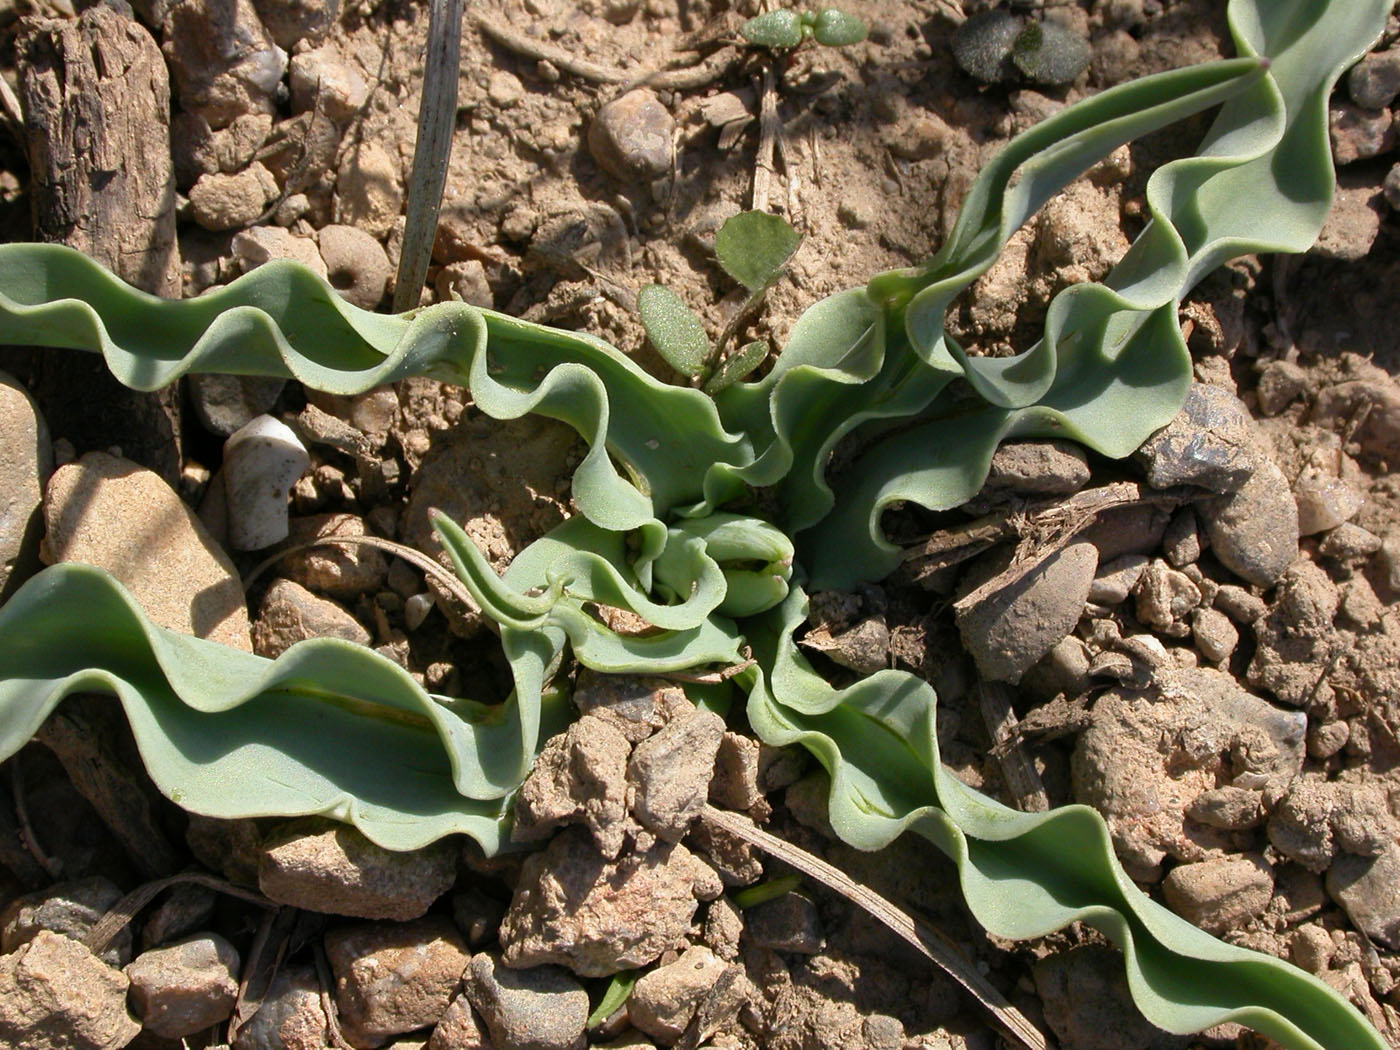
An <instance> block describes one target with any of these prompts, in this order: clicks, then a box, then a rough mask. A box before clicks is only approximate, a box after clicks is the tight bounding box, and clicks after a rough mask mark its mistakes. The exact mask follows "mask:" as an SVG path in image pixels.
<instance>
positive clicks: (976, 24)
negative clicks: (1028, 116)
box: [953, 9, 1093, 87]
mask: <svg viewBox="0 0 1400 1050" xmlns="http://www.w3.org/2000/svg"><path fill="white" fill-rule="evenodd" d="M953 57H954V58H956V59H957V61H958V65H959V66H961V67H962V70H963V72H964V73H967V74H968V75H969V76H971V77H975V78H976V79H978V80H980V81H982V82H983V83H987V84H996V83H1001V82H1004V81H1007V80H1013V79H1015V78H1016V74H1017V72H1018V71H1019V73H1020V74H1021V75H1022V76H1024V77H1025V78H1026V79H1027V80H1029V81H1031V82H1032V83H1034V84H1044V85H1046V86H1047V87H1057V86H1060V85H1063V84H1068V83H1070V82H1071V81H1073V80H1074V78H1075V77H1077V76H1079V74H1080V73H1082V72H1084V70H1086V69H1087V68H1089V61H1090V59H1091V58H1092V57H1093V53H1092V51H1091V50H1090V48H1089V43H1088V41H1086V40H1085V39H1084V38H1083V37H1080V36H1077V35H1076V34H1075V33H1074V32H1072V31H1071V30H1069V29H1067V28H1066V27H1065V26H1063V25H1061V24H1060V23H1058V22H1053V21H1049V20H1044V21H1042V20H1038V19H1033V18H1032V19H1025V18H1020V17H1018V16H1016V15H1013V14H1012V13H1011V12H1009V11H1003V10H1000V9H997V10H992V11H984V12H983V13H982V14H980V15H973V16H972V17H971V18H969V19H968V20H967V21H966V22H964V23H963V24H962V25H960V26H959V27H958V31H957V33H956V35H955V36H954V38H953Z"/></svg>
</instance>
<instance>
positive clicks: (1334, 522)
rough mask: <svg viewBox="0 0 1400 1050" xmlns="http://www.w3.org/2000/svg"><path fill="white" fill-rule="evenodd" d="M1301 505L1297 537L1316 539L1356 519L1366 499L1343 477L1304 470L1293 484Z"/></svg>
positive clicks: (1299, 505) (1294, 494) (1294, 496)
mask: <svg viewBox="0 0 1400 1050" xmlns="http://www.w3.org/2000/svg"><path fill="white" fill-rule="evenodd" d="M1293 498H1294V499H1295V500H1297V502H1298V534H1299V535H1300V536H1313V535H1316V534H1317V533H1319V532H1326V531H1327V530H1328V529H1335V528H1336V527H1337V526H1338V525H1341V524H1342V523H1343V522H1346V521H1349V520H1350V519H1351V518H1353V517H1355V516H1356V512H1357V511H1359V510H1360V509H1361V507H1362V505H1363V504H1365V502H1366V497H1365V496H1363V495H1362V494H1361V493H1359V492H1357V491H1356V489H1354V488H1352V487H1351V486H1350V485H1348V484H1347V483H1346V482H1345V481H1343V480H1342V479H1341V478H1337V477H1333V476H1332V475H1330V474H1324V473H1321V472H1319V471H1315V470H1309V471H1305V472H1304V473H1303V475H1302V476H1301V477H1299V478H1298V480H1297V482H1296V483H1295V484H1294V485H1293Z"/></svg>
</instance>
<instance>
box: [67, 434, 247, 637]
mask: <svg viewBox="0 0 1400 1050" xmlns="http://www.w3.org/2000/svg"><path fill="white" fill-rule="evenodd" d="M44 518H45V521H46V522H47V525H48V538H47V539H46V541H45V545H46V547H47V551H48V555H49V557H50V559H51V560H52V561H55V562H61V561H80V562H86V563H87V564H89V565H96V566H97V567H98V568H101V569H106V570H107V571H108V572H110V573H111V574H112V575H113V576H114V577H116V579H117V580H118V582H120V583H121V584H122V585H123V586H124V587H126V588H127V590H129V591H130V592H131V593H132V596H133V597H135V599H136V600H137V601H138V602H139V603H140V604H141V607H142V608H143V609H144V610H145V611H146V615H147V616H149V617H150V618H151V619H152V620H153V621H154V622H155V623H156V624H158V625H159V626H161V627H167V628H169V629H170V630H172V631H177V632H179V633H180V634H193V635H196V636H198V637H200V638H208V639H210V640H211V641H216V642H222V643H223V644H224V645H230V646H233V647H234V648H235V649H242V650H244V651H245V652H247V651H250V650H251V649H252V644H251V642H250V641H249V637H248V611H247V608H246V607H245V605H244V603H243V587H242V584H241V583H240V582H239V578H238V570H237V569H236V568H235V566H234V564H233V562H232V561H231V560H230V558H229V556H228V555H227V554H225V553H224V551H223V550H222V549H221V548H220V547H219V546H218V544H216V543H215V542H214V540H213V539H212V538H211V537H210V535H209V533H208V531H207V530H206V529H205V528H204V526H203V525H202V524H201V523H200V521H199V519H198V518H196V517H195V516H194V514H193V513H192V512H191V511H190V509H189V508H188V507H186V506H185V504H184V503H183V502H181V500H180V497H179V496H177V495H176V494H175V492H174V490H173V489H171V488H170V486H169V485H167V484H166V483H165V482H164V481H162V480H161V478H160V476H159V475H157V474H155V473H153V472H152V471H149V470H146V469H145V468H144V467H141V466H138V465H137V464H135V463H132V462H130V461H128V460H124V459H118V458H117V457H115V456H109V455H107V454H106V453H105V452H89V453H88V454H87V455H85V456H83V457H82V459H80V460H78V461H77V462H76V463H69V464H68V465H67V466H64V467H60V468H59V469H58V470H57V471H55V472H54V475H53V477H52V478H50V479H49V485H48V488H47V489H46V490H45V492H44Z"/></svg>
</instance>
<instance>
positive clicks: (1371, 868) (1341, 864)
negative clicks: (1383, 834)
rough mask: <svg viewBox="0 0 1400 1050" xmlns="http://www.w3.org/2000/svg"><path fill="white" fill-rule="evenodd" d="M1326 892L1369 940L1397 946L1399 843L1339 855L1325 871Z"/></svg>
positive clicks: (1399, 933) (1399, 936) (1399, 937)
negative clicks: (1368, 853) (1373, 853)
mask: <svg viewBox="0 0 1400 1050" xmlns="http://www.w3.org/2000/svg"><path fill="white" fill-rule="evenodd" d="M1327 892H1328V894H1330V895H1331V897H1332V899H1333V900H1334V901H1336V902H1337V903H1338V904H1340V905H1341V906H1342V910H1343V911H1345V912H1346V913H1347V917H1348V918H1349V919H1351V921H1352V922H1353V923H1355V924H1356V927H1357V929H1360V930H1362V931H1364V932H1365V934H1366V935H1367V936H1368V937H1370V938H1371V939H1372V940H1376V941H1380V942H1381V943H1382V944H1384V945H1386V946H1387V947H1390V948H1400V846H1397V845H1396V844H1395V843H1393V842H1392V843H1390V844H1389V845H1388V846H1387V847H1386V849H1385V850H1384V852H1382V853H1381V854H1380V855H1379V856H1377V857H1374V858H1371V857H1357V856H1342V857H1338V858H1337V860H1336V862H1335V863H1334V864H1333V865H1332V867H1331V868H1329V869H1328V871H1327Z"/></svg>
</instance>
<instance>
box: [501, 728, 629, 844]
mask: <svg viewBox="0 0 1400 1050" xmlns="http://www.w3.org/2000/svg"><path fill="white" fill-rule="evenodd" d="M631 750H632V746H631V745H630V744H629V743H628V742H627V738H626V737H625V736H623V735H622V733H621V732H619V731H618V730H617V729H615V728H613V727H612V726H611V725H609V724H608V723H607V722H604V721H602V720H601V719H598V718H594V717H592V716H591V715H585V716H584V717H582V718H580V719H579V720H578V721H577V722H575V723H574V724H573V725H571V726H570V727H569V729H568V731H567V732H564V733H560V734H559V735H558V736H555V737H553V738H552V739H551V740H549V742H548V743H546V744H545V746H544V750H543V751H541V752H540V755H539V757H538V758H537V759H536V760H535V766H534V768H533V769H532V770H531V771H530V775H529V776H528V777H526V778H525V783H524V784H522V785H521V787H520V793H519V795H517V796H516V800H515V824H514V826H513V827H512V829H511V837H512V838H513V839H514V840H515V841H517V842H534V841H538V840H539V839H543V838H548V837H549V836H550V835H551V834H552V833H553V832H554V829H556V828H559V827H562V826H563V825H565V824H571V823H581V824H583V825H584V827H586V828H588V832H589V834H590V835H592V836H593V842H594V844H595V845H596V846H597V847H598V849H599V850H600V851H601V852H602V853H603V855H604V856H607V857H610V858H615V857H616V856H617V855H618V853H620V852H621V851H622V845H623V842H624V841H625V839H626V836H627V831H628V827H629V823H628V819H627V758H628V755H629V754H630V752H631Z"/></svg>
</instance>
